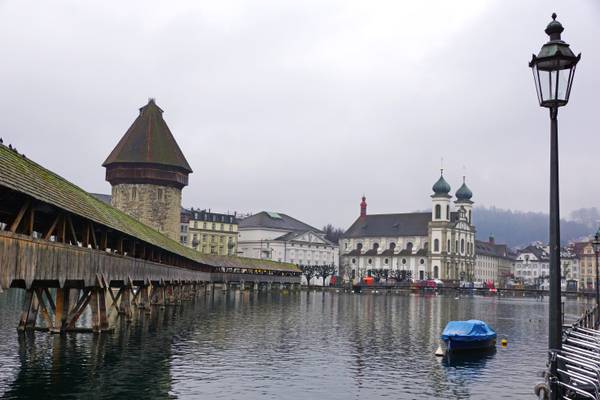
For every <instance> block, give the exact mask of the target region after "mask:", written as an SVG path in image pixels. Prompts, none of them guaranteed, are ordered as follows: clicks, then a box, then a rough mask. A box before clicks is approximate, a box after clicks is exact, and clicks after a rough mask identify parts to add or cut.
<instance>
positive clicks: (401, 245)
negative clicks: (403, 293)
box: [339, 170, 475, 282]
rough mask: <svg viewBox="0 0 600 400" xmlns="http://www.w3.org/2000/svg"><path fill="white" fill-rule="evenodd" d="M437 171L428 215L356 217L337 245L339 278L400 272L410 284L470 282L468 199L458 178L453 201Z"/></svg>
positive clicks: (472, 268)
mask: <svg viewBox="0 0 600 400" xmlns="http://www.w3.org/2000/svg"><path fill="white" fill-rule="evenodd" d="M451 190H452V189H451V187H450V185H449V184H448V182H446V179H444V174H443V170H442V172H441V174H440V177H439V179H438V180H437V181H436V182H435V184H434V185H433V187H432V191H433V194H432V195H431V211H430V212H414V213H399V214H369V213H368V212H367V202H366V198H365V196H363V198H362V202H361V203H360V215H359V216H358V218H357V219H356V221H354V223H353V224H352V225H351V226H350V228H348V230H347V231H346V232H345V233H344V235H343V236H342V238H341V239H340V242H339V245H340V269H341V271H340V273H341V274H343V275H344V276H345V277H347V278H349V279H354V280H356V279H359V278H363V277H365V276H369V275H371V274H373V272H374V271H381V270H389V271H397V270H400V271H406V272H408V273H410V276H412V278H414V279H420V280H423V279H441V280H445V281H456V282H458V281H461V280H464V281H472V280H473V279H474V274H475V226H474V225H473V222H472V213H473V201H472V200H471V199H472V197H473V193H472V192H471V190H470V189H469V187H468V186H467V184H466V182H465V179H464V178H463V182H462V185H461V186H460V188H459V189H458V190H457V191H456V193H455V194H454V196H452V195H451V194H450V192H451Z"/></svg>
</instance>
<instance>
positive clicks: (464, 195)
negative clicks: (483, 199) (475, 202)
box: [456, 178, 473, 200]
mask: <svg viewBox="0 0 600 400" xmlns="http://www.w3.org/2000/svg"><path fill="white" fill-rule="evenodd" d="M471 197H473V192H471V189H469V187H468V186H467V184H466V183H465V181H464V178H463V184H462V186H461V187H460V188H459V189H458V190H457V191H456V198H457V199H458V200H471Z"/></svg>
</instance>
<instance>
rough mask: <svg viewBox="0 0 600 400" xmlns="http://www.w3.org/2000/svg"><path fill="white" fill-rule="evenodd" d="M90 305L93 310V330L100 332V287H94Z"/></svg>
mask: <svg viewBox="0 0 600 400" xmlns="http://www.w3.org/2000/svg"><path fill="white" fill-rule="evenodd" d="M89 306H90V308H91V310H92V332H94V333H100V316H99V313H98V288H92V289H91V293H90V302H89Z"/></svg>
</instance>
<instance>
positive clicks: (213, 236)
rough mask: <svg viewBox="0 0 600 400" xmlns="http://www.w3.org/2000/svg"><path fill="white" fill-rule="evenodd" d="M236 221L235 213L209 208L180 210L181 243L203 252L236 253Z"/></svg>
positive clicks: (226, 254)
mask: <svg viewBox="0 0 600 400" xmlns="http://www.w3.org/2000/svg"><path fill="white" fill-rule="evenodd" d="M237 235H238V221H237V218H236V215H235V214H233V215H231V214H220V213H214V212H211V211H210V210H208V211H207V210H194V209H193V208H192V209H190V210H187V209H182V210H181V229H180V236H179V240H180V242H181V244H183V245H185V246H188V247H191V248H193V249H195V250H197V251H199V252H201V253H204V254H215V255H221V256H234V255H236V254H237V239H238V238H237Z"/></svg>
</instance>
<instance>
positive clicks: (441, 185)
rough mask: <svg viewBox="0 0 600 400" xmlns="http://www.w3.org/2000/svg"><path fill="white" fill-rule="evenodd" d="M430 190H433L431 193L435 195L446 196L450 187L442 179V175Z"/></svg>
mask: <svg viewBox="0 0 600 400" xmlns="http://www.w3.org/2000/svg"><path fill="white" fill-rule="evenodd" d="M431 190H433V192H434V193H435V194H448V193H450V185H449V184H448V182H446V180H445V179H444V175H440V179H438V180H437V182H436V183H434V185H433V187H432V188H431Z"/></svg>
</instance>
